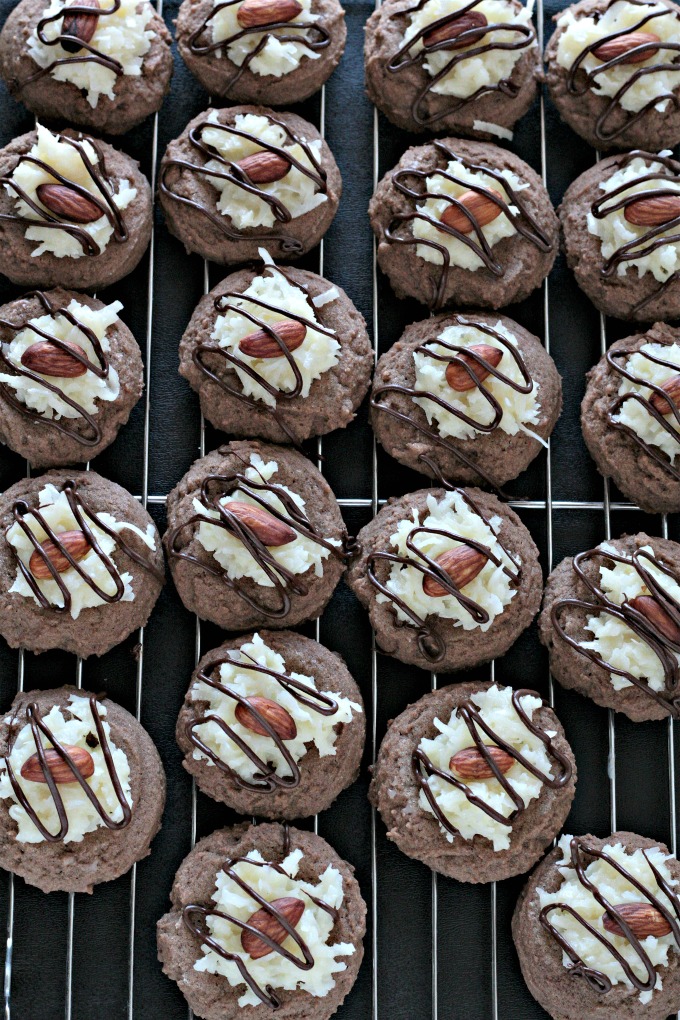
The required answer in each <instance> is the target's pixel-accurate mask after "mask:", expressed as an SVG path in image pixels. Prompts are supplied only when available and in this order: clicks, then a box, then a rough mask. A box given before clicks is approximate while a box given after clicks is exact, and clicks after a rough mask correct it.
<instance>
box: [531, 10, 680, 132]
mask: <svg viewBox="0 0 680 1020" xmlns="http://www.w3.org/2000/svg"><path fill="white" fill-rule="evenodd" d="M554 20H555V21H556V22H557V28H556V29H555V33H554V35H553V37H552V39H551V40H550V42H549V43H548V46H547V48H546V51H545V59H546V63H547V65H548V69H547V73H546V81H547V83H548V88H549V89H550V95H551V97H552V100H553V102H554V104H555V106H556V107H557V109H558V110H559V112H560V115H561V117H562V119H563V120H565V121H566V122H567V124H568V125H569V127H571V128H573V130H574V131H576V133H577V134H579V135H580V136H581V138H584V139H585V140H586V141H587V142H588V143H589V144H590V145H592V146H593V147H594V148H595V149H600V150H602V151H604V150H607V149H638V148H640V149H649V150H651V151H654V152H656V151H658V150H659V149H672V148H673V147H674V146H675V145H677V143H678V142H680V43H679V42H678V33H679V32H680V8H678V6H677V4H674V3H671V2H670V0H651V2H650V3H641V2H640V0H631V2H629V0H581V2H580V3H577V4H573V6H571V7H567V9H566V10H564V11H561V12H560V13H559V14H557V15H555V19H554ZM659 44H661V45H659Z"/></svg>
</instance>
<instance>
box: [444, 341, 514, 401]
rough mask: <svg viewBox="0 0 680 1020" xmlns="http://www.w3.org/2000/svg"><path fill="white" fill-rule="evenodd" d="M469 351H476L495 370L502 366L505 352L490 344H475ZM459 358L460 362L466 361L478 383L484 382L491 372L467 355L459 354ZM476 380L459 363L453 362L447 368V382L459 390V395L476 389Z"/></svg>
mask: <svg viewBox="0 0 680 1020" xmlns="http://www.w3.org/2000/svg"><path fill="white" fill-rule="evenodd" d="M468 350H470V351H474V353H475V354H478V355H479V357H480V358H483V359H484V361H487V362H488V363H489V364H490V365H491V366H492V367H493V368H497V367H498V365H499V364H500V361H501V358H502V357H503V351H501V350H499V348H498V347H491V345H490V344H473V346H472V347H469V348H468ZM458 358H460V361H464V362H465V364H466V365H468V367H469V368H470V371H471V372H472V374H473V376H474V377H475V379H477V381H478V382H482V381H483V380H484V379H486V377H487V376H488V375H490V372H489V370H488V368H484V367H483V366H482V365H478V364H477V362H476V361H475V360H474V359H473V358H470V357H469V356H468V355H467V354H459V355H458ZM475 379H471V378H470V376H469V375H468V373H467V372H466V371H465V369H464V368H463V366H462V365H461V364H460V363H459V362H458V361H455V362H454V361H452V362H451V363H450V364H449V365H447V367H446V381H447V383H448V384H449V386H450V387H451V389H454V390H457V391H458V392H459V393H464V392H465V391H466V390H473V389H474V388H475Z"/></svg>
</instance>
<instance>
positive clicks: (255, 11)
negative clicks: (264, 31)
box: [236, 0, 302, 28]
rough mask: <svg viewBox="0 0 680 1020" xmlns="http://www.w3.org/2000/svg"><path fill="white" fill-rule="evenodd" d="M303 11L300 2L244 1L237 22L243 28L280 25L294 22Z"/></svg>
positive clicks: (280, 0)
mask: <svg viewBox="0 0 680 1020" xmlns="http://www.w3.org/2000/svg"><path fill="white" fill-rule="evenodd" d="M301 10H302V4H300V3H298V0H244V3H242V4H241V6H240V7H239V9H238V11H237V14H236V20H237V21H238V23H239V25H240V26H241V28H256V27H257V26H258V25H278V24H281V23H282V22H286V21H292V20H293V18H296V17H297V15H298V14H299V13H300V11H301Z"/></svg>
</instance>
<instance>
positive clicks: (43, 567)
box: [28, 531, 90, 581]
mask: <svg viewBox="0 0 680 1020" xmlns="http://www.w3.org/2000/svg"><path fill="white" fill-rule="evenodd" d="M57 538H58V539H59V542H60V544H61V546H62V547H63V548H64V549H65V550H66V551H67V552H68V553H69V554H70V556H72V557H73V559H74V560H76V562H77V561H78V560H82V558H83V556H86V555H87V553H88V552H89V551H90V543H89V542H88V540H87V538H86V536H85V534H84V533H83V532H82V531H62V532H61V534H59V535H57ZM40 548H41V549H42V550H43V552H44V554H45V556H46V557H47V559H49V561H50V563H51V564H52V566H53V567H54V568H55V570H56V571H57V573H59V574H63V572H64V571H65V570H68V568H69V567H70V566H71V564H70V563H69V561H68V560H67V559H66V557H65V556H64V554H63V552H62V551H61V549H59V547H58V546H56V545H55V544H54V542H53V541H52V539H51V538H46V539H45V541H44V542H41V543H40ZM28 569H29V570H30V572H31V573H32V574H33V577H35V578H36V579H37V580H38V581H51V580H52V579H53V578H52V574H51V573H50V568H49V567H48V565H47V563H46V562H45V559H44V557H43V556H41V555H40V553H39V552H38V550H37V549H34V551H33V553H32V554H31V558H30V560H29V561H28Z"/></svg>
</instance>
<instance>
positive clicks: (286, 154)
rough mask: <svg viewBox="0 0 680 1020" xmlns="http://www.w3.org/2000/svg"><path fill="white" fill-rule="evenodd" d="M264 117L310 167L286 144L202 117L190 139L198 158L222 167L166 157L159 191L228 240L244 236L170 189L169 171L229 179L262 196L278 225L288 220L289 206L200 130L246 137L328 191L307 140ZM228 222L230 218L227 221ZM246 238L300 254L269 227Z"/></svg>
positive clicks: (215, 214)
mask: <svg viewBox="0 0 680 1020" xmlns="http://www.w3.org/2000/svg"><path fill="white" fill-rule="evenodd" d="M267 120H268V121H269V122H270V123H271V124H276V125H277V126H278V127H280V128H282V129H283V131H284V132H285V135H286V141H287V143H288V145H289V146H293V145H299V146H300V147H301V148H302V150H303V152H304V153H305V156H306V157H307V159H308V160H309V162H310V164H311V167H310V166H305V164H304V163H302V162H300V160H299V159H296V158H295V157H294V156H293V155H291V151H290V147H288V148H286V147H285V146H280V145H273V144H272V143H271V142H265V141H264V140H263V139H262V138H258V137H257V135H254V134H251V133H250V132H248V131H241V130H240V129H239V128H237V127H236V126H234V125H232V124H220V123H212V122H211V121H208V120H202V121H201V122H200V123H199V124H196V125H195V126H194V127H193V128H192V129H191V131H190V132H189V141H190V142H191V144H192V145H193V146H194V148H195V149H196V150H197V152H198V158H200V157H201V156H203V157H205V161H206V162H208V161H209V160H216V161H217V162H218V163H219V164H220V165H221V166H223V167H224V170H208V169H206V166H205V163H203V164H201V163H192V162H190V161H189V160H188V159H170V160H167V161H166V162H165V163H164V165H163V167H162V169H161V175H160V184H159V188H160V190H161V192H162V193H163V194H164V195H167V197H168V198H171V199H173V200H174V201H175V202H181V203H182V204H184V205H187V206H189V208H191V209H194V210H195V211H196V212H199V213H202V214H203V215H204V216H207V217H208V219H209V220H210V222H211V223H212V224H213V226H215V227H217V229H218V230H220V231H221V232H222V233H223V234H224V235H225V236H226V237H227V238H228V239H229V240H230V241H238V240H240V239H241V238H242V237H243V234H242V233H241V232H240V231H238V230H235V229H234V228H232V227H230V226H228V225H227V220H228V219H229V218H228V217H227V216H225V215H222V213H220V212H217V211H215V212H212V211H211V210H210V209H208V208H207V207H206V206H204V205H201V203H200V202H196V201H195V200H194V199H193V198H187V197H185V196H184V195H179V194H177V192H176V191H173V190H172V185H169V184H168V180H167V179H168V175H169V173H170V171H171V170H173V169H176V170H177V171H178V174H179V178H178V180H181V174H182V173H183V172H186V173H188V174H197V175H199V176H201V175H202V176H203V177H206V178H207V179H208V183H210V179H211V178H215V179H217V180H222V181H229V182H230V183H231V184H234V185H236V187H237V188H241V189H242V190H243V191H246V192H249V193H250V194H251V195H257V197H258V198H260V199H262V201H263V202H266V203H267V205H268V206H269V208H270V209H271V212H272V215H273V216H274V219H275V220H276V221H277V223H278V224H282V223H290V221H291V220H292V219H293V218H294V217H293V215H292V213H291V212H290V210H289V209H288V207H287V206H286V205H284V204H283V202H281V201H280V199H278V198H276V197H275V196H273V195H268V194H267V193H266V192H264V191H262V190H261V189H260V188H259V187H258V186H257V184H255V183H253V181H252V180H251V179H250V177H249V176H248V174H247V173H246V171H245V170H242V169H241V167H239V165H238V162H234V161H232V160H229V159H226V158H225V157H224V156H222V155H221V154H220V153H219V151H218V150H217V149H216V148H215V147H214V146H211V145H209V144H208V143H207V142H205V141H204V140H203V132H204V131H207V130H215V131H224V133H225V134H229V135H237V136H238V137H239V138H246V139H248V141H250V142H255V143H256V144H257V145H259V146H260V147H261V149H263V150H265V151H266V152H273V153H274V154H275V155H277V156H281V157H283V159H285V160H287V161H288V162H289V163H290V165H291V167H295V169H296V170H299V171H300V173H302V174H304V176H305V177H308V178H309V179H310V180H311V181H313V182H314V186H315V188H316V191H317V192H321V193H323V194H326V193H327V191H328V184H327V178H328V174H327V173H326V171H325V170H324V168H323V167H322V166H321V163H320V162H319V160H318V159H317V158H316V156H315V155H314V152H313V151H312V149H311V147H310V144H309V142H307V141H306V140H305V139H303V138H301V137H300V136H299V135H297V134H296V133H295V132H294V131H293V130H292V129H291V128H290V127H288V125H287V124H285V123H284V122H283V121H282V120H280V119H279V118H278V117H274V116H273V115H272V114H268V115H267ZM216 194H217V192H216ZM216 203H217V198H216V200H215V204H216ZM229 222H231V221H230V220H229ZM253 229H255V228H253ZM248 240H249V241H266V242H268V243H270V244H278V245H279V248H280V253H281V255H288V256H289V257H295V256H298V255H301V254H302V243H301V242H300V241H298V239H297V238H295V237H292V236H291V235H288V234H278V233H276V232H273V231H272V230H262V231H260V232H259V233H251V232H250V231H249V232H248Z"/></svg>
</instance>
